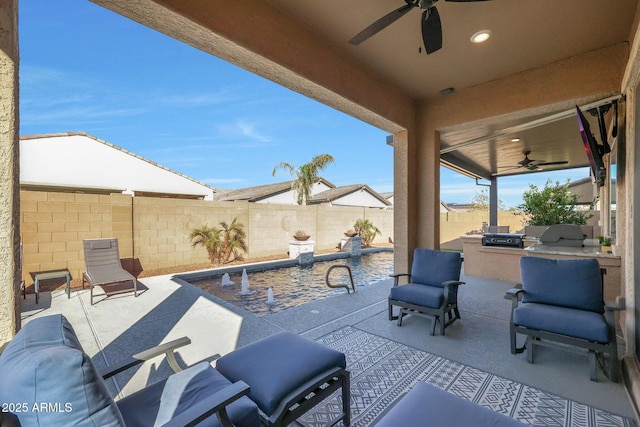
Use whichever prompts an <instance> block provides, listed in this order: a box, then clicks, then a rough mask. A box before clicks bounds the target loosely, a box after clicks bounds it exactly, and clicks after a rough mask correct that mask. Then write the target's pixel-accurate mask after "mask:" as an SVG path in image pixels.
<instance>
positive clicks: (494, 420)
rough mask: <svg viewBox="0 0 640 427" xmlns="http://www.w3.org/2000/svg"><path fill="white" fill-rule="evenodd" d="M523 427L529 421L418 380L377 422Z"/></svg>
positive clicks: (384, 426) (386, 425) (388, 425)
mask: <svg viewBox="0 0 640 427" xmlns="http://www.w3.org/2000/svg"><path fill="white" fill-rule="evenodd" d="M425 425H429V426H432V427H467V426H476V427H480V426H483V427H484V426H487V427H489V426H491V427H519V426H524V425H525V424H523V423H521V422H520V421H518V420H516V419H514V418H510V417H507V416H506V415H503V414H500V413H498V412H494V411H492V410H491V409H489V408H485V407H484V406H480V405H478V404H475V403H473V402H471V401H470V400H466V399H463V398H462V397H459V396H456V395H454V394H451V393H448V392H446V391H444V390H442V389H440V388H438V387H436V386H434V385H431V384H428V383H425V382H422V381H418V382H417V383H416V385H415V386H414V387H413V388H412V389H411V391H409V393H407V394H406V395H405V396H404V397H402V398H401V399H400V400H399V401H398V402H397V403H396V404H395V405H394V406H393V407H391V409H390V410H389V411H388V412H387V413H386V414H384V415H383V416H382V417H381V418H380V419H379V420H378V421H377V422H376V423H375V424H374V426H375V427H397V426H402V427H422V426H425Z"/></svg>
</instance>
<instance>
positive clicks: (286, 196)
mask: <svg viewBox="0 0 640 427" xmlns="http://www.w3.org/2000/svg"><path fill="white" fill-rule="evenodd" d="M292 183H293V181H285V182H278V183H275V184H267V185H259V186H256V187H248V188H241V189H238V190H230V191H226V192H225V191H221V192H220V193H218V194H217V195H216V199H217V200H226V201H232V200H247V201H249V202H254V203H277V204H284V205H297V204H298V201H297V197H296V192H295V191H294V190H293V189H292V187H291V185H292ZM309 204H329V205H332V206H364V207H371V208H389V207H391V206H392V205H391V203H389V202H388V201H387V200H386V199H385V198H384V197H382V196H381V195H380V194H379V193H377V192H376V191H375V190H373V189H372V188H371V187H369V186H368V185H366V184H354V185H346V186H342V187H336V186H335V185H333V184H332V183H331V182H329V181H327V180H326V179H324V178H320V180H319V181H318V182H317V183H316V184H315V185H314V187H313V189H312V191H311V198H310V199H309Z"/></svg>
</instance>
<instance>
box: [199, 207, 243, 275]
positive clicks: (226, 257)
mask: <svg viewBox="0 0 640 427" xmlns="http://www.w3.org/2000/svg"><path fill="white" fill-rule="evenodd" d="M237 219H238V218H234V219H233V221H231V223H227V222H226V221H220V227H222V228H216V227H209V226H207V225H203V226H200V227H198V228H194V229H193V230H191V234H189V239H190V240H191V246H192V247H194V248H195V247H196V246H198V245H202V246H204V248H205V249H206V250H207V253H208V254H209V260H210V261H211V263H212V264H219V265H221V264H226V263H229V262H231V261H235V260H241V259H242V254H243V253H244V252H247V251H248V250H249V249H248V246H247V233H246V232H245V231H244V225H242V224H241V223H239V222H237Z"/></svg>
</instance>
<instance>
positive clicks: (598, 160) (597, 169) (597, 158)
mask: <svg viewBox="0 0 640 427" xmlns="http://www.w3.org/2000/svg"><path fill="white" fill-rule="evenodd" d="M576 114H577V115H578V126H579V127H580V135H581V136H582V143H583V144H584V150H585V151H586V152H587V157H588V158H589V164H590V165H591V174H592V175H593V179H594V180H595V182H596V184H597V185H598V187H602V186H603V185H604V183H605V180H606V178H607V169H606V168H605V166H604V160H602V148H601V147H600V145H598V142H597V141H596V138H595V137H594V136H593V134H592V133H591V129H590V128H589V122H588V121H587V119H586V118H585V117H584V115H583V114H582V111H580V108H579V107H578V106H576Z"/></svg>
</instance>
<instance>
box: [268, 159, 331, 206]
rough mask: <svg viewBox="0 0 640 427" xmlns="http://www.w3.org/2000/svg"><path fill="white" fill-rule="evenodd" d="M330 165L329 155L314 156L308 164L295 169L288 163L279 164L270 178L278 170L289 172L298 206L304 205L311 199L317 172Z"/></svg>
mask: <svg viewBox="0 0 640 427" xmlns="http://www.w3.org/2000/svg"><path fill="white" fill-rule="evenodd" d="M330 163H333V156H331V155H330V154H320V155H318V156H315V157H314V158H313V159H311V161H310V162H309V163H305V164H304V165H302V166H300V167H299V168H297V169H296V168H295V167H294V166H292V165H291V164H290V163H287V162H281V163H278V164H277V165H276V167H275V168H273V172H271V176H275V174H276V171H277V170H278V169H285V170H287V171H289V173H290V174H291V176H293V177H294V178H295V179H294V180H293V183H292V184H291V188H292V189H293V190H294V191H295V192H296V196H297V200H298V204H299V205H306V204H307V202H308V201H309V198H310V197H311V190H313V184H315V183H316V182H318V172H319V171H321V170H323V169H324V168H325V167H327V165H328V164H330Z"/></svg>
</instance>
